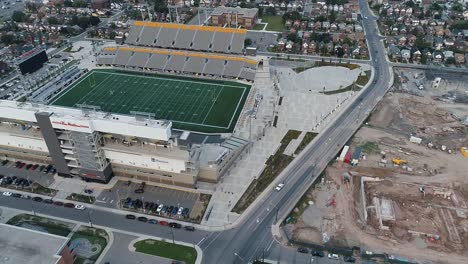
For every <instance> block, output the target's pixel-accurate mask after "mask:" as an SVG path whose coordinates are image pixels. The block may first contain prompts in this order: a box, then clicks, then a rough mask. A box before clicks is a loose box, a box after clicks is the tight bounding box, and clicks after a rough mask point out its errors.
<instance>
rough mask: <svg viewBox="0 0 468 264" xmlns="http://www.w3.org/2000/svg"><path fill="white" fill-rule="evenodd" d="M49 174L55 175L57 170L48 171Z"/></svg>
mask: <svg viewBox="0 0 468 264" xmlns="http://www.w3.org/2000/svg"><path fill="white" fill-rule="evenodd" d="M49 172H50V174H55V173H56V172H57V169H56V168H52V169H51V170H50V171H49Z"/></svg>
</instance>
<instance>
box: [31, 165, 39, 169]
mask: <svg viewBox="0 0 468 264" xmlns="http://www.w3.org/2000/svg"><path fill="white" fill-rule="evenodd" d="M37 167H39V165H37V164H34V165H32V167H31V170H35V169H37Z"/></svg>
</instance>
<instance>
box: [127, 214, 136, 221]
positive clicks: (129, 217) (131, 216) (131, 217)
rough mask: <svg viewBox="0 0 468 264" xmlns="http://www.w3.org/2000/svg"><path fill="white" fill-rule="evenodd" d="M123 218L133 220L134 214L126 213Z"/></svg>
mask: <svg viewBox="0 0 468 264" xmlns="http://www.w3.org/2000/svg"><path fill="white" fill-rule="evenodd" d="M125 218H127V219H130V220H135V219H136V216H134V215H131V214H128V215H126V216H125Z"/></svg>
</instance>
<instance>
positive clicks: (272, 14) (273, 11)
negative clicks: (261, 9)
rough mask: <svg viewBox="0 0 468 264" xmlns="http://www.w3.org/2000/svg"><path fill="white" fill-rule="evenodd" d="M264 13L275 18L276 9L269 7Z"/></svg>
mask: <svg viewBox="0 0 468 264" xmlns="http://www.w3.org/2000/svg"><path fill="white" fill-rule="evenodd" d="M265 13H266V14H267V15H270V16H276V8H274V7H271V6H269V7H267V8H266V10H265Z"/></svg>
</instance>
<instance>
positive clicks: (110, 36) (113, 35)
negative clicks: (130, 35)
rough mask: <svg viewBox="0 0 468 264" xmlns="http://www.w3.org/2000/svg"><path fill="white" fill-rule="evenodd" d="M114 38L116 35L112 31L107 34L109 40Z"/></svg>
mask: <svg viewBox="0 0 468 264" xmlns="http://www.w3.org/2000/svg"><path fill="white" fill-rule="evenodd" d="M115 36H117V33H115V32H114V31H112V32H111V33H110V34H109V38H110V39H115Z"/></svg>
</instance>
